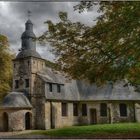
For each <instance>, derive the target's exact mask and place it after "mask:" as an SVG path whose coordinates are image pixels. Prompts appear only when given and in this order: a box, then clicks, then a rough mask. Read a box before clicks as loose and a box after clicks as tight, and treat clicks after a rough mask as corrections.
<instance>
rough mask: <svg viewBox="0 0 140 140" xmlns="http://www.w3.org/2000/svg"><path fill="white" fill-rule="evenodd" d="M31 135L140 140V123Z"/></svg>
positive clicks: (66, 128) (73, 128)
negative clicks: (139, 139) (131, 139)
mask: <svg viewBox="0 0 140 140" xmlns="http://www.w3.org/2000/svg"><path fill="white" fill-rule="evenodd" d="M29 134H30V135H45V136H48V137H57V138H58V137H60V138H62V137H63V138H64V137H67V138H69V137H70V138H71V137H81V138H85V137H89V138H94V137H95V138H98V137H99V138H103V137H105V138H109V137H112V138H135V137H136V138H140V123H117V124H100V125H99V124H98V125H88V126H72V127H65V128H59V129H51V130H39V131H35V132H31V133H29Z"/></svg>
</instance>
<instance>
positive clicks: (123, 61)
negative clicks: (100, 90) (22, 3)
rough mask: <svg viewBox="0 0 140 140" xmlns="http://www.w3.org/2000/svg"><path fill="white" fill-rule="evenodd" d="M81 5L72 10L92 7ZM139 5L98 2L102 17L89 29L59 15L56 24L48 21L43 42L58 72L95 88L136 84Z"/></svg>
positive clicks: (139, 51) (139, 70)
mask: <svg viewBox="0 0 140 140" xmlns="http://www.w3.org/2000/svg"><path fill="white" fill-rule="evenodd" d="M94 4H97V3H94V2H82V3H81V4H79V5H76V6H75V10H77V9H79V10H80V12H82V11H83V10H84V9H85V8H86V9H89V8H91V7H92V6H94ZM139 11H140V2H123V1H122V2H100V10H99V12H102V13H103V14H102V15H101V16H99V17H98V18H97V24H96V25H95V26H92V27H88V26H85V25H83V24H82V23H80V22H76V23H73V22H71V21H70V20H69V19H68V17H67V13H65V12H60V13H59V17H60V22H59V23H56V24H54V23H53V22H52V21H48V22H47V23H48V26H49V28H48V29H49V30H48V31H47V32H46V33H45V34H44V35H42V36H41V37H40V38H39V39H40V41H42V40H47V41H48V42H50V43H51V45H52V46H53V47H54V53H55V54H56V55H57V56H58V60H57V63H58V64H59V65H60V66H61V70H63V71H65V72H66V73H68V74H69V75H70V76H72V77H73V78H77V79H85V80H88V81H90V82H96V83H97V84H103V83H104V82H106V81H116V80H121V79H124V78H127V79H128V80H129V82H131V83H133V84H140V76H139V73H140V67H139V65H140V39H139V38H140V12H139Z"/></svg>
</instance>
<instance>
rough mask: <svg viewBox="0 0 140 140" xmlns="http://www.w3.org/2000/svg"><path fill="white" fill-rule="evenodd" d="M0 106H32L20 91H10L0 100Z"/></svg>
mask: <svg viewBox="0 0 140 140" xmlns="http://www.w3.org/2000/svg"><path fill="white" fill-rule="evenodd" d="M2 107H32V106H31V104H30V102H29V100H28V99H27V97H26V96H25V95H24V93H22V92H10V93H9V94H8V95H7V96H5V98H4V99H3V102H2Z"/></svg>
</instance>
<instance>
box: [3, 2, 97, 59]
mask: <svg viewBox="0 0 140 140" xmlns="http://www.w3.org/2000/svg"><path fill="white" fill-rule="evenodd" d="M76 4H77V2H0V9H1V12H0V19H1V21H0V32H1V34H4V35H6V36H8V38H9V42H10V46H11V49H12V50H14V51H15V52H16V53H17V52H18V49H19V48H20V47H21V40H20V37H21V34H22V33H23V31H24V29H25V22H26V20H27V18H28V17H27V11H28V10H30V11H32V16H31V20H32V22H33V23H34V32H35V34H36V35H37V36H39V35H41V34H42V33H43V32H44V31H46V30H47V26H46V25H44V21H47V20H52V21H53V22H58V20H59V18H58V12H59V11H65V12H68V17H69V19H71V20H72V21H80V22H82V23H84V24H87V25H93V24H95V23H94V22H93V19H95V18H96V17H97V16H98V15H99V14H98V13H97V9H98V7H95V9H93V11H90V12H84V13H82V14H79V13H78V11H74V10H73V6H74V5H76ZM37 50H38V51H39V53H40V54H41V55H42V56H43V57H45V58H47V59H49V60H52V59H54V56H53V55H52V53H51V52H50V51H49V50H50V47H49V46H47V47H44V48H43V47H41V46H39V45H38V47H37Z"/></svg>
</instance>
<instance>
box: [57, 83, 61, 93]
mask: <svg viewBox="0 0 140 140" xmlns="http://www.w3.org/2000/svg"><path fill="white" fill-rule="evenodd" d="M57 92H58V93H60V92H61V86H60V85H59V84H58V85H57Z"/></svg>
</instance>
